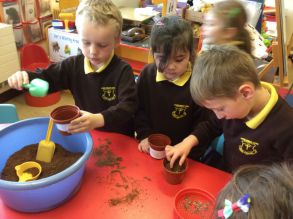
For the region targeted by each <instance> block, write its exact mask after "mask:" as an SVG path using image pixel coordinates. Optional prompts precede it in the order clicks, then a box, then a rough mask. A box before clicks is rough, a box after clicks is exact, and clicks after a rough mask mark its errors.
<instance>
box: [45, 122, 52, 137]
mask: <svg viewBox="0 0 293 219" xmlns="http://www.w3.org/2000/svg"><path fill="white" fill-rule="evenodd" d="M52 129H53V120H52V119H50V120H49V125H48V130H47V134H46V141H50V138H51V134H52Z"/></svg>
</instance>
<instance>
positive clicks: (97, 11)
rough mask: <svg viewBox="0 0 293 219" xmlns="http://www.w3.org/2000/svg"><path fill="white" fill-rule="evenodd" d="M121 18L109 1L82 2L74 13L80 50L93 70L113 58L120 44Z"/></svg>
mask: <svg viewBox="0 0 293 219" xmlns="http://www.w3.org/2000/svg"><path fill="white" fill-rule="evenodd" d="M122 24H123V20H122V16H121V13H120V11H119V9H118V8H117V7H116V6H115V5H114V4H113V3H112V2H111V1H110V0H82V1H81V2H80V4H79V6H78V8H77V11H76V28H77V31H78V35H79V38H80V39H79V41H80V42H79V44H80V49H81V51H82V53H83V55H84V56H85V57H86V58H87V59H88V60H89V62H90V64H91V66H92V67H93V69H95V70H96V69H99V68H100V67H101V66H103V64H105V63H107V62H108V60H109V59H110V58H111V57H112V56H113V53H114V48H115V47H116V46H117V45H118V44H119V42H120V35H121V31H122Z"/></svg>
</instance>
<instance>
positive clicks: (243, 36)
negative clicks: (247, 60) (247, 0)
mask: <svg viewBox="0 0 293 219" xmlns="http://www.w3.org/2000/svg"><path fill="white" fill-rule="evenodd" d="M246 22H247V14H246V11H245V8H244V6H243V5H242V3H241V2H239V1H237V0H224V1H219V2H217V3H216V4H215V5H214V7H213V8H212V9H211V10H210V11H209V12H208V13H207V14H206V15H205V19H204V23H203V25H202V36H203V38H204V43H206V44H226V43H232V44H234V45H237V46H238V47H239V48H240V49H242V50H244V51H245V52H247V53H249V54H251V50H252V48H251V47H252V46H251V40H250V35H249V33H248V31H247V30H246V29H245V26H246Z"/></svg>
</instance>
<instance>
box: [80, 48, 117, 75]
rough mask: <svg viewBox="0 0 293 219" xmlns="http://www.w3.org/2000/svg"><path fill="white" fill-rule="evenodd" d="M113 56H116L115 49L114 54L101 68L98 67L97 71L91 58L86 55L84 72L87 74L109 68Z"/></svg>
mask: <svg viewBox="0 0 293 219" xmlns="http://www.w3.org/2000/svg"><path fill="white" fill-rule="evenodd" d="M113 56H114V51H113V52H112V54H111V56H110V57H109V59H108V60H107V61H106V62H105V63H104V64H103V65H102V66H101V67H100V68H98V69H97V70H96V71H95V70H94V69H93V68H92V65H91V63H90V60H89V59H88V58H86V57H84V72H85V74H88V73H93V72H96V73H100V72H102V71H104V70H105V68H107V67H108V65H109V64H110V62H111V60H112V58H113Z"/></svg>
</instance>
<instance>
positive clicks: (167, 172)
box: [163, 158, 188, 185]
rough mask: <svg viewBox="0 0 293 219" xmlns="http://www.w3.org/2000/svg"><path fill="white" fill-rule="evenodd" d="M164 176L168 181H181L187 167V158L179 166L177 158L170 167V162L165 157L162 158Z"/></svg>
mask: <svg viewBox="0 0 293 219" xmlns="http://www.w3.org/2000/svg"><path fill="white" fill-rule="evenodd" d="M163 168H164V176H165V179H166V180H167V182H168V183H170V184H173V185H176V184H180V183H181V182H182V181H183V178H184V176H185V173H186V170H187V168H188V164H187V160H185V162H184V163H183V164H182V166H179V159H177V160H176V161H175V163H174V165H173V167H172V168H170V162H169V161H168V160H167V159H166V158H165V159H164V160H163Z"/></svg>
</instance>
